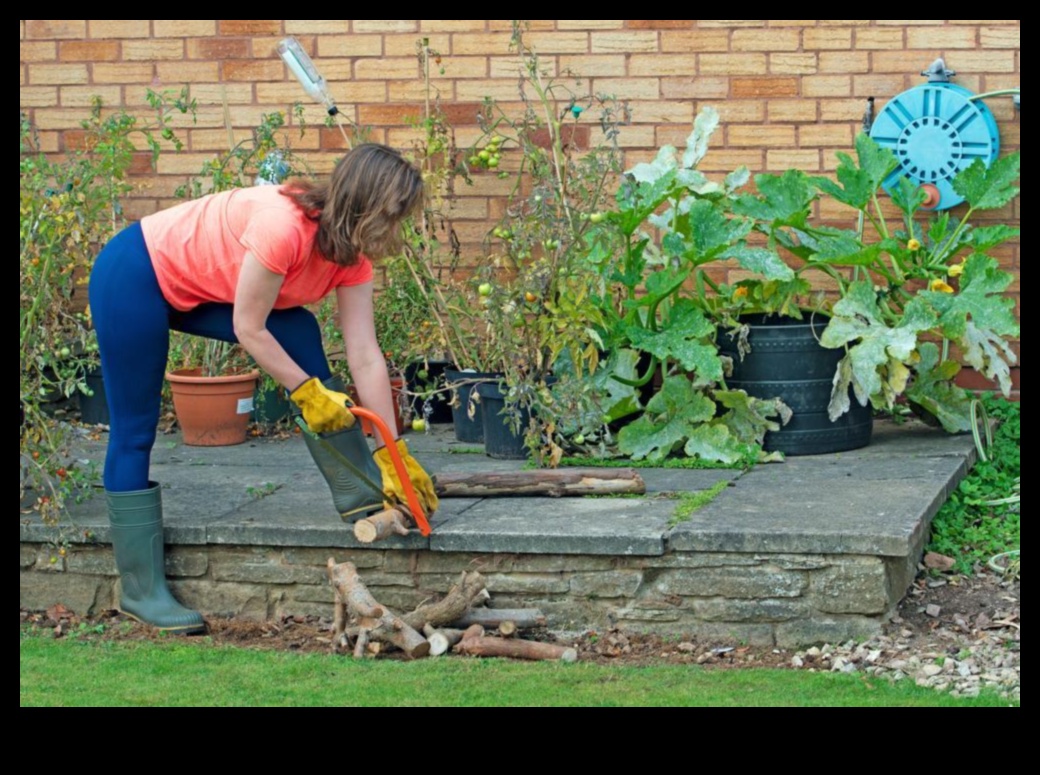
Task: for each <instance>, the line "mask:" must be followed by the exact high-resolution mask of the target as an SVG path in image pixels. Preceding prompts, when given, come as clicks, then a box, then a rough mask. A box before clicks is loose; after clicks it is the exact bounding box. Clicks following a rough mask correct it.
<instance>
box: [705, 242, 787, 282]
mask: <svg viewBox="0 0 1040 775" xmlns="http://www.w3.org/2000/svg"><path fill="white" fill-rule="evenodd" d="M722 257H723V258H735V259H737V262H738V263H739V264H740V266H741V268H742V269H747V270H748V271H749V272H754V273H756V274H759V275H762V276H763V277H764V278H765V279H766V280H793V279H794V270H793V269H791V267H789V266H788V265H787V264H785V263H784V260H783V259H782V258H780V256H779V255H778V254H777V252H776V251H775V250H770V249H769V248H762V247H751V246H749V245H735V246H734V247H732V248H730V249H729V250H726V251H725V252H724V253H723V256H722Z"/></svg>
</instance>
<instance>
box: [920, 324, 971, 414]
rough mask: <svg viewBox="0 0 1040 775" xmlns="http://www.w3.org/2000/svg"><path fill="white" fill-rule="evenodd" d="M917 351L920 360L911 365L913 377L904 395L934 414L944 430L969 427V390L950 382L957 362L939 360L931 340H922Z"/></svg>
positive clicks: (956, 368) (955, 370) (954, 373)
mask: <svg viewBox="0 0 1040 775" xmlns="http://www.w3.org/2000/svg"><path fill="white" fill-rule="evenodd" d="M918 352H919V353H920V355H921V360H920V362H918V363H917V365H916V366H915V367H914V372H915V376H914V381H913V383H912V384H911V385H910V388H909V390H907V391H906V397H907V398H908V399H909V400H910V401H912V402H913V403H915V404H917V405H918V406H920V407H921V408H922V409H924V410H925V411H926V412H928V413H929V414H930V415H932V416H933V417H935V418H936V419H937V420H938V421H939V422H940V423H941V424H942V427H943V428H945V429H946V430H947V431H948V432H950V433H964V432H966V431H970V430H971V402H972V396H971V393H969V392H968V391H967V390H965V389H964V388H961V387H958V386H957V385H955V384H953V378H954V377H955V376H957V372H959V371H960V368H961V367H960V364H958V363H957V362H956V361H943V362H942V363H940V362H939V348H938V347H937V346H936V345H935V344H934V343H933V342H925V343H924V344H922V345H921V347H920V348H919V349H918Z"/></svg>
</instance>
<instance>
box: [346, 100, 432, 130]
mask: <svg viewBox="0 0 1040 775" xmlns="http://www.w3.org/2000/svg"><path fill="white" fill-rule="evenodd" d="M421 115H422V108H421V106H419V105H407V104H403V103H392V102H391V103H384V104H381V105H361V106H359V107H358V120H359V121H360V122H361V123H362V124H373V125H376V126H388V125H394V124H408V123H410V122H413V121H417V120H418V119H419V117H420V116H421Z"/></svg>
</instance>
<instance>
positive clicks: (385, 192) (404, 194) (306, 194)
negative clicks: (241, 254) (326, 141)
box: [283, 143, 423, 266]
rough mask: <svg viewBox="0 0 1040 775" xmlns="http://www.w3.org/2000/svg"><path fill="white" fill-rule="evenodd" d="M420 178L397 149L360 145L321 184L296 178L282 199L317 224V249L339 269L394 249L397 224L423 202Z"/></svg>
mask: <svg viewBox="0 0 1040 775" xmlns="http://www.w3.org/2000/svg"><path fill="white" fill-rule="evenodd" d="M422 188H423V183H422V175H421V174H420V172H419V170H418V169H416V168H415V167H414V166H413V165H412V164H410V163H408V161H407V160H406V159H405V158H404V157H403V156H402V155H401V154H400V153H399V152H398V151H396V150H394V149H393V148H390V147H389V146H386V145H381V144H379V143H365V144H363V145H359V146H357V147H356V148H354V149H353V150H351V151H348V152H347V154H346V155H345V156H344V157H343V158H342V159H340V160H339V162H338V163H337V164H336V168H335V169H334V170H333V171H332V175H330V176H329V178H328V179H327V180H325V181H313V180H305V179H296V180H292V181H290V182H289V183H288V184H287V186H286V187H285V188H284V189H283V193H284V194H285V196H287V197H289V198H290V199H292V200H293V201H294V202H296V204H297V205H299V207H300V208H301V209H302V210H303V211H304V212H306V213H309V214H311V217H312V218H314V219H316V220H317V221H318V236H317V240H318V249H319V250H320V251H321V253H322V255H324V256H325V258H327V259H328V260H329V261H332V262H334V263H336V264H340V265H341V266H351V265H353V264H356V263H357V262H358V258H359V254H360V253H364V254H366V255H367V256H369V257H370V258H379V257H380V256H383V255H387V254H389V253H392V252H394V251H395V250H397V249H398V247H399V245H400V238H401V230H400V226H401V221H403V220H404V219H405V218H406V217H408V216H409V215H410V214H411V213H412V211H413V210H415V208H416V207H417V206H418V205H419V202H420V201H421V199H422Z"/></svg>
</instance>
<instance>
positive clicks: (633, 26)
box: [625, 19, 693, 30]
mask: <svg viewBox="0 0 1040 775" xmlns="http://www.w3.org/2000/svg"><path fill="white" fill-rule="evenodd" d="M625 26H626V27H627V28H628V29H630V30H686V29H689V28H690V27H692V26H693V19H625Z"/></svg>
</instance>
